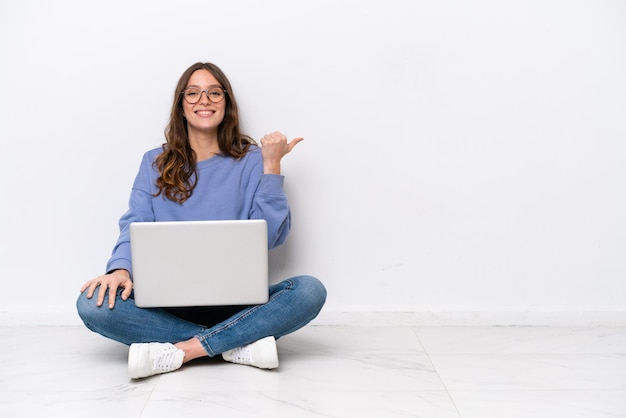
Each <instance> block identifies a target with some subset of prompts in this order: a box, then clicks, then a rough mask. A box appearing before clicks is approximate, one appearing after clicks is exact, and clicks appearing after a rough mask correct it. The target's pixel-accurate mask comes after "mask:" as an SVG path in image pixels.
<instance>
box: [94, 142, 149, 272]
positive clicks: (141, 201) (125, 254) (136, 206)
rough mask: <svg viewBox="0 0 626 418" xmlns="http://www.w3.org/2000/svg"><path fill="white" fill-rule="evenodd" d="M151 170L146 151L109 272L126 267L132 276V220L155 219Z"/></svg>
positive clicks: (107, 270)
mask: <svg viewBox="0 0 626 418" xmlns="http://www.w3.org/2000/svg"><path fill="white" fill-rule="evenodd" d="M151 170H152V161H151V158H150V156H149V154H148V153H146V154H145V155H144V157H143V160H142V162H141V166H140V168H139V172H138V173H137V176H136V177H135V181H134V183H133V188H132V190H131V193H130V199H129V202H128V211H127V212H126V213H125V214H124V215H122V217H121V218H120V220H119V228H120V235H119V238H118V240H117V243H116V244H115V246H114V247H113V252H112V254H111V258H110V259H109V261H108V262H107V265H106V272H107V273H108V272H110V271H112V270H116V269H126V270H128V271H129V272H130V274H131V277H132V263H131V257H130V224H131V223H132V222H151V221H154V220H155V219H154V210H153V207H152V200H153V197H152V192H151V180H150V171H151Z"/></svg>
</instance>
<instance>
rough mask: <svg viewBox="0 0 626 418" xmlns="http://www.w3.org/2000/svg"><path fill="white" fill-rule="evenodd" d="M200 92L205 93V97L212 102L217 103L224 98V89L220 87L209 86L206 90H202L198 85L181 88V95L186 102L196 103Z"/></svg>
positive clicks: (200, 96)
mask: <svg viewBox="0 0 626 418" xmlns="http://www.w3.org/2000/svg"><path fill="white" fill-rule="evenodd" d="M202 93H206V97H208V98H209V100H210V101H212V102H213V103H219V102H221V101H222V100H224V96H225V94H224V93H226V90H224V89H223V88H221V87H209V88H208V89H206V90H202V89H200V88H198V87H187V88H186V89H185V90H183V92H182V95H183V97H184V98H185V101H186V102H187V103H189V104H196V103H198V102H199V101H200V99H201V98H202Z"/></svg>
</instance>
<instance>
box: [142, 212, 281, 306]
mask: <svg viewBox="0 0 626 418" xmlns="http://www.w3.org/2000/svg"><path fill="white" fill-rule="evenodd" d="M130 247H131V256H132V263H133V284H134V285H133V288H134V293H135V295H134V297H135V303H136V304H137V306H139V307H142V308H151V307H184V306H223V305H258V304H262V303H265V302H267V301H268V299H269V281H268V250H267V223H266V222H265V220H234V221H180V222H134V223H131V225H130Z"/></svg>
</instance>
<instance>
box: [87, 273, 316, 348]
mask: <svg viewBox="0 0 626 418" xmlns="http://www.w3.org/2000/svg"><path fill="white" fill-rule="evenodd" d="M269 292H270V299H269V301H268V302H267V303H265V304H263V305H256V306H247V307H246V306H243V307H241V306H239V307H215V308H211V307H207V308H179V309H166V308H139V307H137V306H136V305H135V301H134V299H133V298H132V297H131V298H129V299H128V300H122V298H121V293H122V289H119V290H118V293H117V297H116V300H115V306H114V308H113V309H109V307H108V306H107V304H104V305H103V306H101V307H98V306H96V295H97V292H96V293H95V294H94V296H93V297H92V298H91V299H87V296H86V293H87V292H86V291H85V292H83V293H81V295H80V296H79V297H78V300H77V302H76V308H77V310H78V314H79V315H80V317H81V319H82V320H83V322H84V323H85V325H86V326H87V328H89V329H90V330H92V331H94V332H97V333H98V334H101V335H103V336H105V337H108V338H111V339H113V340H115V341H119V342H121V343H124V344H127V345H130V344H132V343H147V342H169V343H177V342H180V341H186V340H189V339H190V338H193V337H196V338H198V339H199V340H200V342H201V343H202V346H203V347H204V349H205V350H206V352H207V353H208V355H209V356H211V357H213V356H216V355H218V354H221V353H223V352H224V351H228V350H231V349H233V348H236V347H241V346H244V345H247V344H250V343H252V342H254V341H257V340H260V339H261V338H264V337H268V336H274V337H275V338H277V339H278V338H280V337H282V336H283V335H286V334H289V333H291V332H293V331H296V330H297V329H300V328H302V327H303V326H305V325H306V324H307V323H309V322H310V321H311V320H312V319H313V318H315V317H316V316H317V314H318V313H319V312H320V310H321V309H322V306H323V305H324V302H325V301H326V289H325V288H324V285H323V284H322V283H321V282H320V281H319V280H317V279H316V278H315V277H311V276H297V277H293V278H291V279H287V280H284V281H282V282H280V283H277V284H275V285H272V286H270V291H269Z"/></svg>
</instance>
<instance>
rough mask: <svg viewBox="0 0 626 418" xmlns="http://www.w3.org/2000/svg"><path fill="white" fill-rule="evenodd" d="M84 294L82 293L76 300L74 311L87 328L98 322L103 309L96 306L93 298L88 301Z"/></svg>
mask: <svg viewBox="0 0 626 418" xmlns="http://www.w3.org/2000/svg"><path fill="white" fill-rule="evenodd" d="M86 294H87V292H83V293H81V294H80V295H79V296H78V299H76V311H77V312H78V316H79V317H80V319H82V321H83V322H84V323H85V325H87V326H89V324H91V323H93V322H99V319H98V318H99V317H101V316H102V313H103V309H102V308H101V307H98V306H97V305H96V299H95V297H94V298H92V299H89V298H87V295H86ZM107 310H108V309H107Z"/></svg>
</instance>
